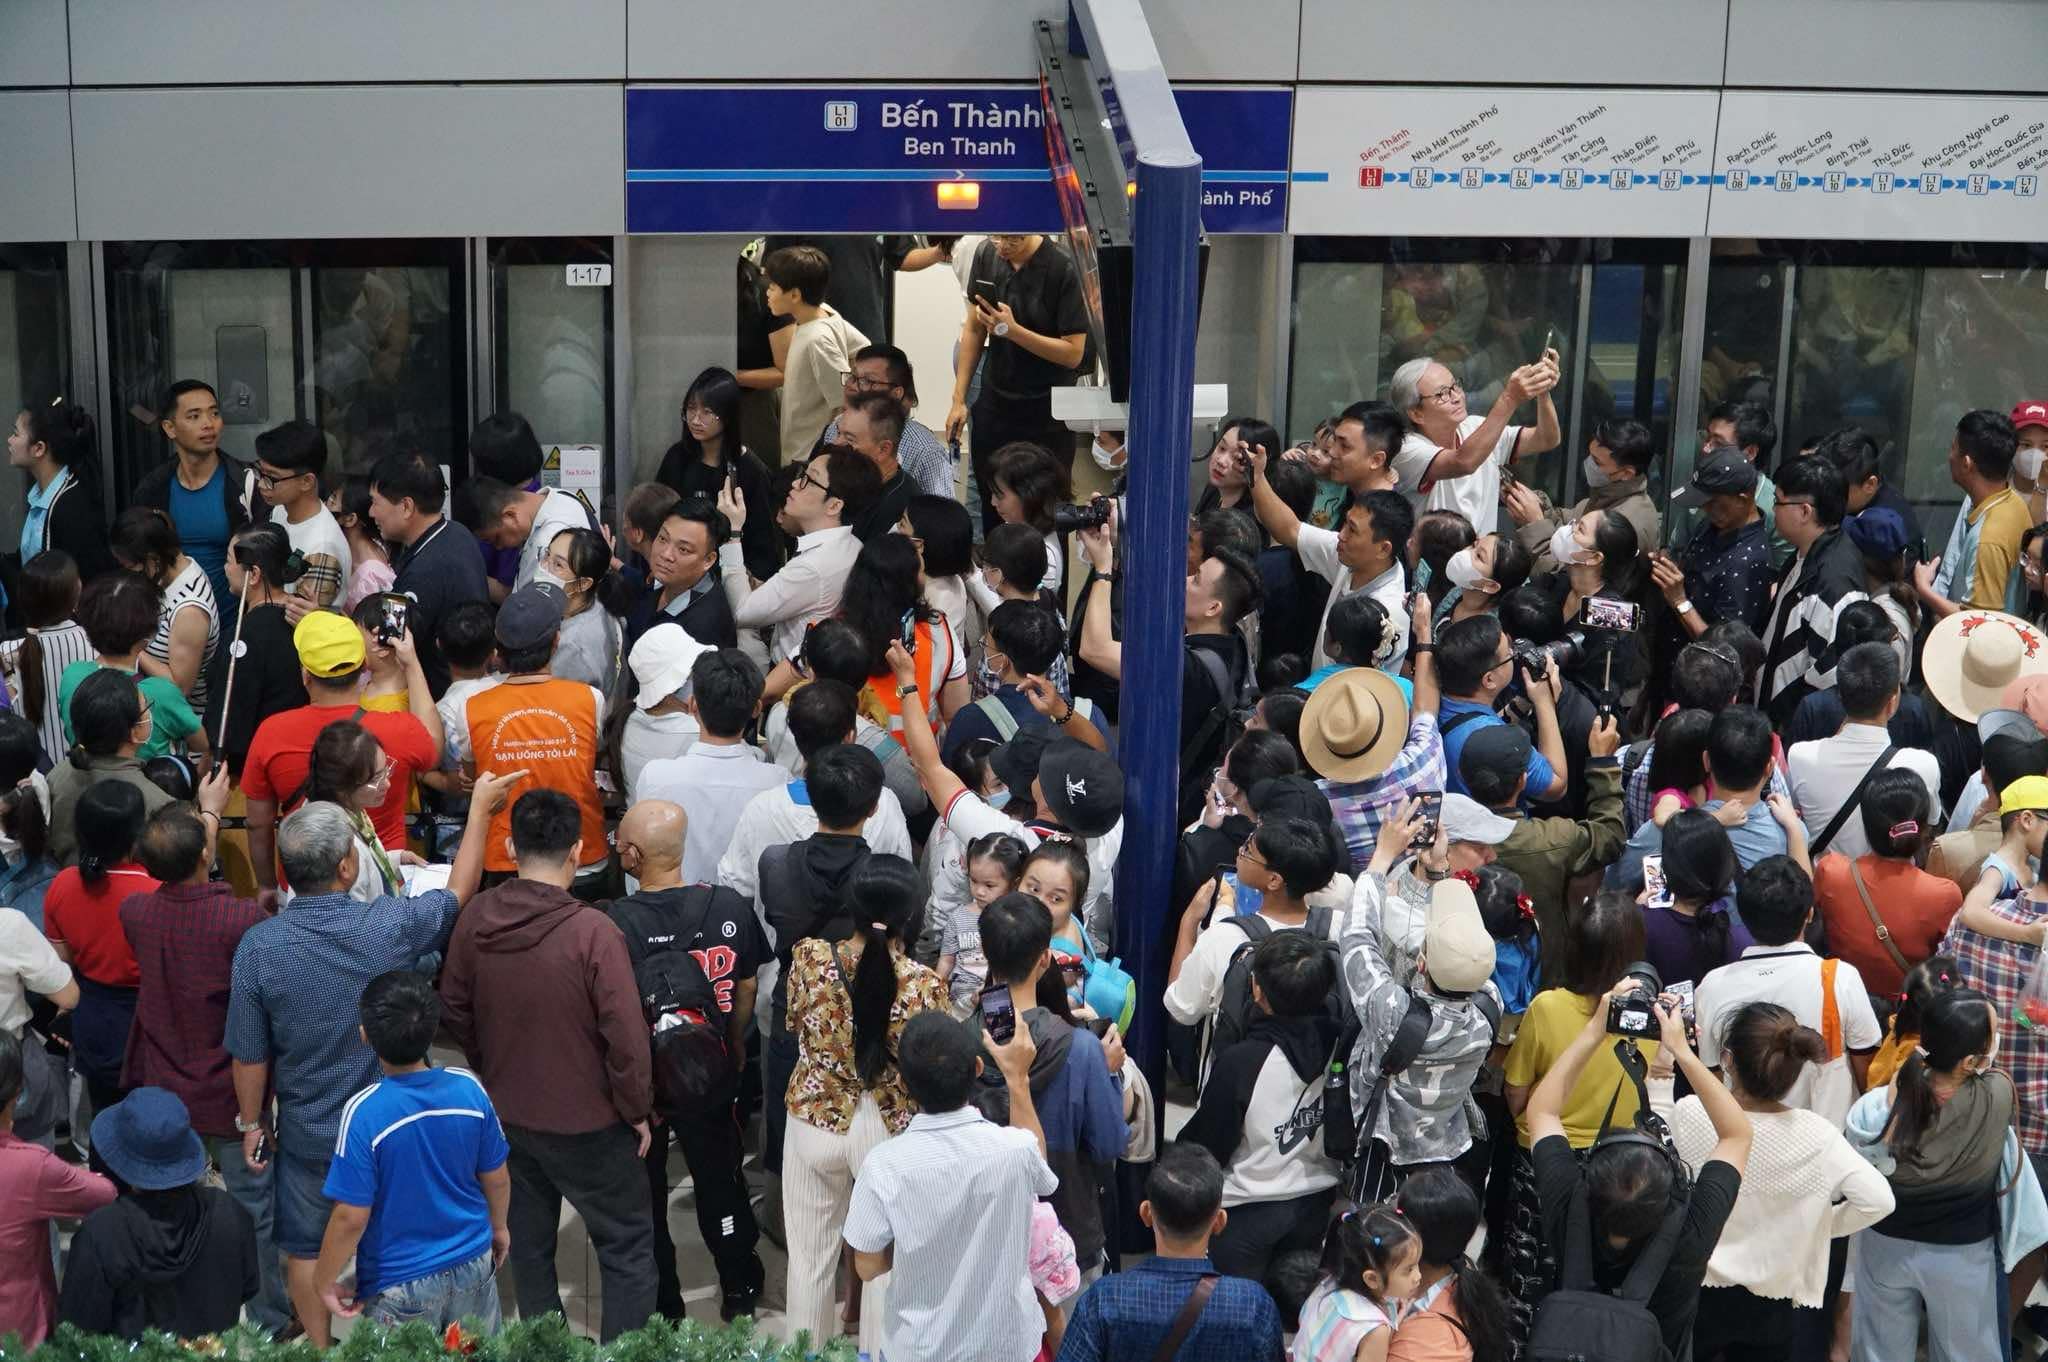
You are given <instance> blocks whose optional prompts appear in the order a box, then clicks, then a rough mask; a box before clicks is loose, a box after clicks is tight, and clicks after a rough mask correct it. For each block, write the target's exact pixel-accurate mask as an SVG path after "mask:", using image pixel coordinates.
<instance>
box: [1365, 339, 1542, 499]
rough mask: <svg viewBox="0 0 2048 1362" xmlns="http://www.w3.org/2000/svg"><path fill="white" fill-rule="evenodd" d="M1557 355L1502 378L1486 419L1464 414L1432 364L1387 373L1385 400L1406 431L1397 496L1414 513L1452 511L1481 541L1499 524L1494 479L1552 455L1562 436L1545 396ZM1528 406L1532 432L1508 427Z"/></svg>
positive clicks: (1460, 390)
mask: <svg viewBox="0 0 2048 1362" xmlns="http://www.w3.org/2000/svg"><path fill="white" fill-rule="evenodd" d="M1558 372H1559V371H1558V354H1557V351H1555V350H1552V349H1549V348H1547V347H1546V348H1545V349H1544V352H1543V355H1542V357H1541V358H1539V359H1538V360H1537V361H1536V362H1535V363H1534V364H1525V365H1523V366H1522V367H1521V368H1519V369H1516V370H1514V371H1513V372H1512V373H1510V374H1509V375H1508V376H1507V378H1506V380H1505V381H1503V383H1502V384H1501V390H1500V396H1498V397H1496V398H1495V399H1494V401H1493V406H1492V407H1491V408H1490V409H1489V410H1488V411H1487V413H1486V415H1484V416H1478V415H1473V414H1470V413H1468V412H1467V411H1466V410H1465V389H1464V386H1463V385H1462V384H1461V383H1460V382H1459V380H1458V378H1457V376H1456V375H1454V374H1453V373H1452V372H1451V371H1450V370H1449V369H1448V368H1446V367H1445V366H1444V365H1442V364H1440V363H1438V362H1437V361H1436V360H1433V359H1428V358H1421V359H1411V360H1409V361H1408V362H1407V363H1406V364H1403V365H1402V366H1401V367H1400V368H1398V369H1396V370H1394V377H1393V381H1392V393H1391V400H1392V402H1393V404H1394V406H1395V407H1396V408H1397V409H1398V410H1399V411H1400V412H1401V414H1402V415H1403V416H1405V417H1407V418H1408V422H1409V424H1410V425H1411V426H1413V427H1414V429H1413V430H1411V431H1410V432H1409V433H1408V436H1407V438H1406V439H1404V440H1403V441H1402V442H1401V449H1400V452H1399V453H1398V454H1396V455H1395V456H1394V472H1395V473H1397V474H1398V475H1399V476H1400V479H1401V491H1402V493H1403V494H1404V495H1406V496H1407V498H1408V499H1409V501H1411V502H1413V503H1414V504H1415V507H1416V509H1417V510H1418V511H1458V512H1461V513H1463V515H1464V516H1465V518H1466V519H1467V520H1469V521H1471V522H1472V528H1473V530H1474V531H1476V532H1477V533H1478V534H1480V535H1481V536H1484V535H1489V534H1492V533H1493V531H1494V527H1495V525H1497V524H1498V523H1499V520H1500V497H1501V482H1502V474H1503V473H1504V472H1505V471H1506V469H1507V466H1508V465H1509V464H1510V463H1512V462H1514V460H1516V459H1518V458H1520V457H1522V456H1523V455H1525V454H1542V453H1545V452H1547V451H1549V450H1553V449H1555V448H1557V446H1558V443H1559V441H1561V440H1562V439H1563V438H1564V437H1563V435H1562V433H1561V431H1560V428H1559V425H1558V419H1557V404H1556V403H1555V402H1553V401H1551V398H1550V392H1551V389H1553V388H1555V387H1556V386H1557V381H1558ZM1531 399H1534V400H1535V403H1536V424H1535V425H1534V426H1517V425H1510V424H1509V421H1510V419H1511V418H1512V417H1513V416H1514V414H1515V410H1516V408H1518V407H1520V406H1521V405H1522V404H1523V403H1524V402H1527V401H1530V400H1531Z"/></svg>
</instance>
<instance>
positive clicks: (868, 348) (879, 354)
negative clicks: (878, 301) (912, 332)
mask: <svg viewBox="0 0 2048 1362" xmlns="http://www.w3.org/2000/svg"><path fill="white" fill-rule="evenodd" d="M870 359H878V360H880V361H882V363H883V364H885V365H887V366H888V369H889V386H890V387H892V388H901V389H903V405H904V406H906V407H914V406H916V405H917V379H916V374H915V372H914V371H913V370H912V369H911V367H910V356H908V355H906V354H904V353H903V352H902V351H901V350H898V349H897V348H896V347H895V346H893V345H883V344H880V343H879V342H876V343H872V344H868V345H863V346H862V347H861V348H860V349H858V350H856V351H854V352H853V362H854V363H855V364H859V363H861V362H862V361H863V360H870ZM954 504H955V505H958V504H959V503H958V502H955V503H954Z"/></svg>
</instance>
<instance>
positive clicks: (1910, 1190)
mask: <svg viewBox="0 0 2048 1362" xmlns="http://www.w3.org/2000/svg"><path fill="white" fill-rule="evenodd" d="M1997 1060H1998V1017H1997V1014H1996V1013H1995V1011H1994V1010H1993V1008H1992V1005H1991V1000H1990V999H1989V998H1987V997H1985V996H1984V995H1983V994H1982V993H1979V992H1978V991H1977V990H1976V989H1973V988H1958V989H1954V990H1952V991H1950V992H1947V993H1942V994H1939V995H1937V996H1936V997H1934V998H1933V999H1932V1000H1930V1001H1929V1003H1928V1005H1927V1006H1926V1007H1925V1008H1924V1009H1923V1010H1922V1013H1921V1016H1920V1044H1919V1047H1918V1048H1917V1049H1916V1050H1915V1051H1914V1052H1913V1054H1912V1055H1911V1056H1910V1057H1908V1058H1907V1060H1906V1063H1905V1065H1904V1067H1902V1068H1901V1069H1900V1070H1899V1074H1898V1077H1897V1079H1896V1080H1895V1081H1894V1083H1893V1084H1892V1086H1890V1087H1888V1088H1879V1089H1875V1090H1873V1091H1871V1092H1867V1093H1865V1094H1864V1095H1863V1097H1862V1098H1861V1100H1859V1101H1858V1102H1857V1103H1856V1105H1855V1106H1854V1107H1853V1108H1851V1109H1850V1111H1849V1121H1848V1137H1849V1142H1850V1143H1851V1144H1852V1145H1854V1146H1855V1147H1856V1150H1857V1152H1858V1153H1860V1154H1862V1155H1863V1157H1864V1158H1866V1159H1868V1160H1870V1162H1871V1164H1872V1165H1873V1166H1874V1167H1875V1168H1876V1169H1877V1171H1878V1172H1879V1173H1882V1174H1883V1175H1884V1177H1885V1180H1886V1181H1887V1182H1889V1183H1890V1184H1891V1190H1892V1196H1893V1199H1894V1201H1895V1208H1894V1209H1893V1211H1892V1213H1891V1214H1890V1215H1888V1216H1886V1217H1885V1218H1884V1219H1882V1220H1880V1221H1878V1222H1877V1223H1876V1224H1875V1225H1873V1226H1871V1227H1870V1228H1868V1229H1866V1230H1864V1231H1862V1232H1861V1233H1860V1234H1858V1235H1857V1238H1856V1253H1857V1263H1856V1291H1855V1296H1854V1300H1855V1305H1854V1307H1853V1310H1852V1314H1851V1334H1850V1337H1851V1343H1850V1349H1851V1351H1850V1357H1851V1358H1852V1359H1854V1362H1895V1359H1898V1358H1906V1357H1911V1356H1913V1354H1914V1351H1915V1350H1916V1349H1917V1348H1918V1346H1919V1335H1920V1327H1921V1323H1922V1320H1923V1317H1924V1319H1925V1323H1926V1325H1927V1331H1928V1336H1929V1337H1930V1338H1932V1339H1935V1340H1937V1343H1936V1355H1937V1356H1941V1357H1948V1358H1957V1359H1962V1358H2002V1357H2004V1356H2006V1354H2007V1342H2006V1329H2005V1322H2006V1308H2007V1302H2006V1287H2005V1274H2004V1272H2003V1270H2002V1267H2001V1264H2000V1261H1999V1236H2000V1230H2001V1223H2002V1222H2001V1211H2000V1203H2001V1201H2002V1200H2003V1199H2005V1198H2007V1197H2011V1196H2021V1197H2025V1198H2027V1199H2028V1200H2030V1201H2031V1202H2033V1203H2034V1219H2035V1220H2036V1222H2037V1223H2038V1220H2039V1218H2040V1216H2041V1215H2042V1214H2044V1213H2048V1212H2044V1211H2043V1209H2042V1207H2041V1206H2040V1198H2041V1190H2040V1185H2039V1183H2037V1182H2035V1181H2033V1180H2032V1178H2031V1177H2030V1176H2029V1175H2030V1173H2031V1169H2030V1167H2029V1165H2028V1164H2027V1162H2026V1159H2025V1156H2024V1155H2023V1154H2022V1153H2021V1151H2020V1148H2019V1140H2018V1137H2017V1136H2016V1135H2015V1134H2014V1132H2013V1112H2014V1108H2015V1106H2016V1104H2017V1101H2018V1097H2017V1094H2016V1093H2015V1091H2014V1088H2013V1082H2012V1079H2011V1078H2010V1077H2009V1076H2008V1075H2007V1074H2005V1073H2004V1072H2002V1071H2001V1070H1999V1069H1997V1068H1995V1067H1993V1066H1994V1065H1995V1064H1996V1063H1997Z"/></svg>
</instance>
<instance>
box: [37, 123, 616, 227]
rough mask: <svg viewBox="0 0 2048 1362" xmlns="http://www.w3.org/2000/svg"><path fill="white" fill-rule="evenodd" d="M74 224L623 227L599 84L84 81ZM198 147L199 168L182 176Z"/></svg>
mask: <svg viewBox="0 0 2048 1362" xmlns="http://www.w3.org/2000/svg"><path fill="white" fill-rule="evenodd" d="M73 98H74V101H75V104H74V114H75V117H76V119H77V123H78V132H77V145H78V166H79V170H78V197H79V207H80V211H79V228H80V230H81V232H82V233H83V235H84V238H85V239H86V240H89V241H91V240H103V239H104V240H122V239H127V238H141V237H148V238H153V237H170V238H207V237H292V236H306V237H345V236H483V235H500V234H504V235H513V234H528V235H536V236H570V235H609V234H611V233H614V232H621V231H624V230H625V143H624V129H623V121H622V120H623V112H622V111H623V108H624V96H623V93H622V91H621V89H620V87H619V86H616V85H548V86H540V85H494V86H461V87H457V86H383V87H361V86H335V87H327V88H313V89H308V88H304V87H279V88H275V89H239V90H237V89H204V90H89V91H80V92H78V93H77V94H76V95H75V96H74V97H73ZM197 155H203V157H204V160H205V163H206V165H207V166H208V167H209V174H208V175H207V176H206V177H205V178H204V179H203V180H202V181H201V182H199V183H197V184H195V183H194V182H193V179H192V164H193V158H194V157H195V156H197Z"/></svg>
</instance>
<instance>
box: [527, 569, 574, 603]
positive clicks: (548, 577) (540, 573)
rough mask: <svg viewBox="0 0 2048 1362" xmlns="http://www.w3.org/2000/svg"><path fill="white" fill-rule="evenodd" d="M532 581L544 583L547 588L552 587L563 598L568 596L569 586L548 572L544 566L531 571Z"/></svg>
mask: <svg viewBox="0 0 2048 1362" xmlns="http://www.w3.org/2000/svg"><path fill="white" fill-rule="evenodd" d="M533 580H535V581H536V582H546V583H547V584H548V585H549V586H551V587H554V588H555V589H556V590H558V591H560V592H561V593H562V594H563V595H564V596H566V595H568V594H569V584H568V583H567V582H565V581H563V580H562V579H561V578H560V577H557V576H556V575H555V574H554V573H552V572H549V571H548V570H547V567H546V565H545V564H543V565H542V566H540V567H537V568H535V569H534V570H533Z"/></svg>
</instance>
